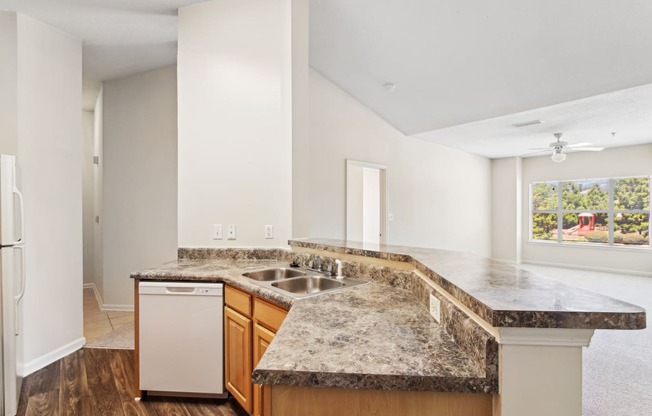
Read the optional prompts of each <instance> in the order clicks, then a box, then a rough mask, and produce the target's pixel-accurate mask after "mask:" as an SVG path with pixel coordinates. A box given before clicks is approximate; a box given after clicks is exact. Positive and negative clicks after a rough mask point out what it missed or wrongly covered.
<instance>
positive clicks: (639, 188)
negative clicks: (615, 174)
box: [614, 178, 650, 209]
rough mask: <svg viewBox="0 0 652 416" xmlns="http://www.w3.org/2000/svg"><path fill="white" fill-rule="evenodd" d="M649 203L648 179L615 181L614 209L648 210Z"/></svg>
mask: <svg viewBox="0 0 652 416" xmlns="http://www.w3.org/2000/svg"><path fill="white" fill-rule="evenodd" d="M649 203H650V180H649V178H624V179H616V181H615V184H614V208H615V209H648V208H649Z"/></svg>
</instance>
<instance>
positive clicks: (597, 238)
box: [584, 230, 609, 243]
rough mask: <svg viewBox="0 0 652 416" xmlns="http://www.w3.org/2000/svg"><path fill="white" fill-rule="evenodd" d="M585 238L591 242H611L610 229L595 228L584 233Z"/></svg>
mask: <svg viewBox="0 0 652 416" xmlns="http://www.w3.org/2000/svg"><path fill="white" fill-rule="evenodd" d="M584 238H586V240H587V241H589V242H591V243H608V242H609V232H608V231H598V230H593V231H589V232H587V233H586V234H584Z"/></svg>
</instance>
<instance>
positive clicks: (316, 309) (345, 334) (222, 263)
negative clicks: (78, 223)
mask: <svg viewBox="0 0 652 416" xmlns="http://www.w3.org/2000/svg"><path fill="white" fill-rule="evenodd" d="M274 266H287V262H279V261H276V260H251V259H237V260H233V259H228V260H224V259H222V260H220V259H203V260H187V259H181V260H177V261H173V262H170V263H166V264H164V265H162V266H160V267H156V268H152V269H146V270H141V271H137V272H134V273H132V274H131V277H132V278H137V279H141V280H159V281H212V282H218V281H220V282H225V283H227V284H230V285H233V286H236V287H239V288H240V289H243V290H245V291H248V292H250V293H253V294H255V295H257V296H259V297H262V298H264V299H268V300H271V301H273V302H276V303H278V304H281V305H284V306H286V307H288V308H289V307H291V309H290V312H289V313H288V316H287V318H286V319H285V321H284V322H283V325H282V326H281V328H280V330H279V332H278V333H277V335H276V336H275V338H274V341H273V342H272V344H271V345H270V347H269V348H268V350H267V352H266V353H265V356H264V357H263V359H262V360H261V362H260V363H259V364H258V366H257V367H256V369H255V371H254V374H253V379H254V382H257V383H263V384H284V385H295V386H329V387H343V388H357V389H385V390H428V391H446V392H485V393H495V392H496V391H497V379H496V377H495V375H493V374H491V375H488V374H487V373H486V371H485V369H483V368H481V367H480V366H479V365H478V364H477V363H476V362H474V361H473V360H472V359H471V358H470V357H469V356H468V355H466V354H465V353H464V350H463V349H462V348H460V347H459V346H458V345H456V344H455V342H454V341H453V339H452V338H451V337H450V336H449V335H448V334H447V333H446V332H445V331H444V329H443V328H442V327H441V326H440V325H438V324H437V323H436V322H435V321H434V320H433V319H432V318H431V317H430V315H429V314H428V312H427V310H426V309H425V307H424V306H423V305H422V304H420V303H419V302H418V301H417V300H416V299H415V298H414V296H412V294H411V293H410V292H409V291H407V290H405V289H400V288H396V287H391V286H387V285H384V284H379V283H375V282H370V283H368V284H365V285H361V286H357V287H352V288H349V289H345V290H341V291H338V292H334V293H330V294H322V295H319V296H314V297H310V298H305V299H301V300H296V299H292V298H290V297H288V296H283V295H282V294H280V293H277V292H275V291H271V290H269V289H266V288H264V287H261V286H259V285H256V284H255V283H252V282H251V281H250V280H249V279H247V278H245V277H243V276H242V273H243V272H245V271H248V270H256V269H263V268H267V267H274Z"/></svg>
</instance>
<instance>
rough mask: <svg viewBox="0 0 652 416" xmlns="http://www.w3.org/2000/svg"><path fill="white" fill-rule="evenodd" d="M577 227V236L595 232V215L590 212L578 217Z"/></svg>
mask: <svg viewBox="0 0 652 416" xmlns="http://www.w3.org/2000/svg"><path fill="white" fill-rule="evenodd" d="M577 225H578V226H579V227H578V229H577V235H584V234H586V233H588V232H589V231H593V230H595V214H591V213H588V212H583V213H581V214H579V215H578V218H577Z"/></svg>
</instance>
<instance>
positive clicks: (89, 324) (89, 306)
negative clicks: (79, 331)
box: [84, 288, 134, 342]
mask: <svg viewBox="0 0 652 416" xmlns="http://www.w3.org/2000/svg"><path fill="white" fill-rule="evenodd" d="M133 320H134V313H133V312H121V311H103V310H102V309H100V305H99V304H98V302H97V297H95V292H94V291H93V289H91V288H84V336H85V337H86V341H87V342H88V341H92V340H94V339H96V338H99V337H101V336H102V335H105V334H108V333H109V332H111V331H113V330H116V329H118V328H120V327H121V326H122V325H124V324H128V323H130V322H132V321H133Z"/></svg>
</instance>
